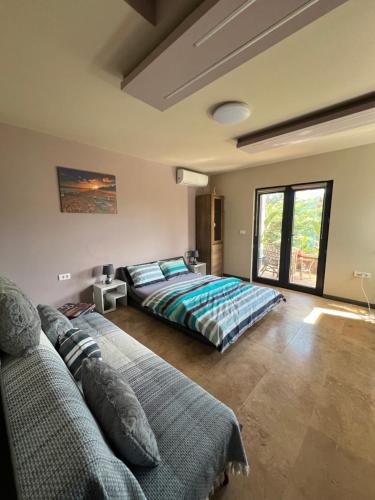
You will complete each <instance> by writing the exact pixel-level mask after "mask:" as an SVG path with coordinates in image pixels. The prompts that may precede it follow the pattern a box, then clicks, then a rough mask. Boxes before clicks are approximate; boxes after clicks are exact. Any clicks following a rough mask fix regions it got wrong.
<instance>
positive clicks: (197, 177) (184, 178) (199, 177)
mask: <svg viewBox="0 0 375 500" xmlns="http://www.w3.org/2000/svg"><path fill="white" fill-rule="evenodd" d="M176 182H177V184H181V185H182V186H195V187H205V186H207V185H208V175H204V174H200V173H199V172H192V171H191V170H186V169H185V168H178V169H177V171H176Z"/></svg>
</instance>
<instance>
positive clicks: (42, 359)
mask: <svg viewBox="0 0 375 500" xmlns="http://www.w3.org/2000/svg"><path fill="white" fill-rule="evenodd" d="M1 394H2V402H3V409H4V416H5V421H6V426H7V433H8V440H9V445H10V449H11V456H12V465H13V471H14V476H15V482H16V487H17V496H18V498H20V499H27V500H33V499H41V500H42V499H43V500H44V499H46V498H48V499H49V500H52V499H62V498H64V499H74V500H79V499H84V498H85V499H86V498H95V499H102V498H103V499H104V498H106V499H107V498H111V499H120V498H121V499H124V498H132V499H137V500H138V499H139V500H146V497H145V496H144V493H143V491H142V489H141V487H140V485H139V483H138V482H137V480H136V479H135V477H134V476H133V474H132V473H131V472H130V470H129V469H128V468H127V466H126V465H125V464H124V463H123V462H121V461H120V460H119V459H117V458H116V456H115V455H114V453H113V452H112V450H111V449H110V448H109V446H108V445H107V443H106V441H105V439H104V437H103V435H102V433H101V431H100V428H99V427H98V425H97V423H96V421H95V419H94V417H93V416H92V414H91V413H90V411H89V409H88V407H87V406H86V404H85V402H84V399H83V397H82V395H81V393H80V391H79V389H78V387H77V385H76V384H75V382H74V380H73V378H72V376H71V374H70V372H69V370H68V369H67V367H66V365H65V364H64V362H63V360H62V359H61V358H60V356H59V355H58V353H57V352H56V351H55V350H54V348H53V346H52V344H51V343H50V342H49V340H48V339H47V337H46V336H45V335H44V334H42V336H41V344H40V345H39V346H38V347H36V348H35V349H34V350H33V351H32V352H31V353H29V354H27V355H26V356H25V357H17V358H16V357H12V356H8V355H2V359H1Z"/></svg>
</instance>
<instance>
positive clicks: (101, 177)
mask: <svg viewBox="0 0 375 500" xmlns="http://www.w3.org/2000/svg"><path fill="white" fill-rule="evenodd" d="M57 175H58V179H59V189H60V202H61V211H62V212H70V213H85V214H117V199H116V177H115V176H114V175H109V174H99V173H97V172H86V171H85V170H76V169H73V168H66V167H57Z"/></svg>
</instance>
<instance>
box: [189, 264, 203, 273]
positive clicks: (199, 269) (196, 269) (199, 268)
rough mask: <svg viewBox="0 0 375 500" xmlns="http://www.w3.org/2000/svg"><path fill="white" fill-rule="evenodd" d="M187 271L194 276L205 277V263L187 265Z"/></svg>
mask: <svg viewBox="0 0 375 500" xmlns="http://www.w3.org/2000/svg"><path fill="white" fill-rule="evenodd" d="M188 267H189V270H190V272H192V273H195V274H202V275H205V274H207V273H206V263H205V262H197V263H196V264H188Z"/></svg>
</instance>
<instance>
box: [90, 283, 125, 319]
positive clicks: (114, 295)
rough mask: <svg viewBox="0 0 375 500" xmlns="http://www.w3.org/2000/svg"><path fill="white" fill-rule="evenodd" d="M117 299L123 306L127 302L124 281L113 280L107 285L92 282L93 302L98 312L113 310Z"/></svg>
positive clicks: (104, 312)
mask: <svg viewBox="0 0 375 500" xmlns="http://www.w3.org/2000/svg"><path fill="white" fill-rule="evenodd" d="M117 301H119V302H120V304H122V305H124V306H126V305H127V303H128V299H127V289H126V283H125V281H121V280H113V281H112V283H110V284H109V285H106V284H105V283H95V284H94V302H95V307H96V310H97V311H98V312H100V313H102V314H106V313H109V312H111V311H115V310H116V305H117Z"/></svg>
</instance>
